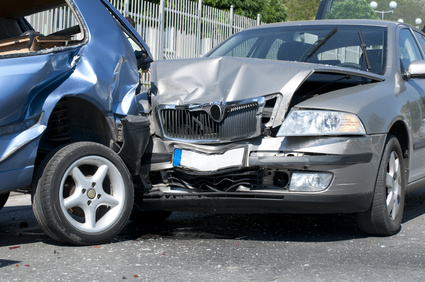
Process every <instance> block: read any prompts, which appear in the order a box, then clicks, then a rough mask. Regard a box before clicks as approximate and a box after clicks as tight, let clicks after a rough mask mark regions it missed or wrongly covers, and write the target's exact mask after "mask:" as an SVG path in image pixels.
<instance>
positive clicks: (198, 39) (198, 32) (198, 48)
mask: <svg viewBox="0 0 425 282" xmlns="http://www.w3.org/2000/svg"><path fill="white" fill-rule="evenodd" d="M201 21H202V0H199V1H198V24H197V26H196V47H195V58H199V56H200V54H201Z"/></svg>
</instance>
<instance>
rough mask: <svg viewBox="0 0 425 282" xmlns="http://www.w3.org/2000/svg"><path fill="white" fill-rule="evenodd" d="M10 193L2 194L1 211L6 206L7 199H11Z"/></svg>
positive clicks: (0, 199)
mask: <svg viewBox="0 0 425 282" xmlns="http://www.w3.org/2000/svg"><path fill="white" fill-rule="evenodd" d="M9 194H10V193H9V192H8V193H4V194H0V210H1V209H2V208H3V207H4V205H5V204H6V202H7V199H9Z"/></svg>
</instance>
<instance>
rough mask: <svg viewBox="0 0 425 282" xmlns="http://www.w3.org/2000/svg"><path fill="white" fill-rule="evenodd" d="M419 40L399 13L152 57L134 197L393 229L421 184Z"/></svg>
mask: <svg viewBox="0 0 425 282" xmlns="http://www.w3.org/2000/svg"><path fill="white" fill-rule="evenodd" d="M424 48H425V35H424V33H422V32H421V31H420V30H418V29H415V28H413V27H411V26H408V25H406V24H401V23H396V22H386V21H375V20H338V21H331V20H329V21H325V20H324V21H306V22H293V23H279V24H272V25H265V26H260V27H255V28H251V29H248V30H245V31H242V32H240V33H237V34H235V35H234V36H232V37H230V38H229V39H227V40H226V41H225V42H223V43H222V44H220V45H219V46H218V47H216V48H215V49H213V50H212V51H211V52H209V53H208V54H207V55H206V56H205V58H200V59H187V60H174V61H158V62H156V63H155V65H154V66H153V70H152V81H153V82H152V89H151V91H150V92H149V93H147V95H148V97H147V98H149V99H142V98H141V97H139V98H140V102H139V103H140V105H142V106H143V108H144V111H145V113H149V112H151V117H152V125H151V127H152V128H151V131H152V134H153V139H152V142H151V144H150V146H149V149H148V152H147V153H146V154H145V156H144V162H143V163H144V164H145V166H144V167H143V168H142V169H143V171H144V174H143V177H142V180H143V182H144V187H145V191H144V197H143V205H142V206H141V208H142V209H144V210H153V211H157V213H156V214H157V215H162V216H164V215H166V214H167V211H173V210H183V211H210V212H238V213H270V212H283V213H356V214H357V217H356V218H357V222H358V226H359V228H360V229H361V230H362V231H364V232H365V233H367V234H373V235H392V234H395V233H397V232H398V231H399V230H400V226H401V220H402V216H403V208H404V199H405V193H407V192H411V191H413V190H415V189H418V188H422V187H424V185H425V182H424V180H425V169H424V163H425V136H424V134H423V132H424V127H425V123H424V118H425V107H424V99H425V79H424V78H425V60H424ZM146 101H150V103H147V102H146ZM160 211H161V212H160ZM153 214H155V213H153Z"/></svg>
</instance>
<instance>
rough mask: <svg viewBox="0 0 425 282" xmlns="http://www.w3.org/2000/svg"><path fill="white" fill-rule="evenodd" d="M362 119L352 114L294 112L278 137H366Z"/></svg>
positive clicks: (286, 120) (281, 128) (310, 111)
mask: <svg viewBox="0 0 425 282" xmlns="http://www.w3.org/2000/svg"><path fill="white" fill-rule="evenodd" d="M364 134H366V131H365V129H364V126H363V124H362V123H361V121H360V119H359V118H358V117H357V116H356V115H354V114H350V113H344V112H335V111H314V110H294V111H291V112H290V113H289V115H288V117H287V118H286V119H285V121H284V122H283V124H282V126H281V127H280V129H279V131H278V133H277V136H318V135H364Z"/></svg>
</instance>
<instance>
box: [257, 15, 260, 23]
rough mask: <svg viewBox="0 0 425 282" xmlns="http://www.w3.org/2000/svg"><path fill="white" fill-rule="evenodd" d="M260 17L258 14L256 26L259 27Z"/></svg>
mask: <svg viewBox="0 0 425 282" xmlns="http://www.w3.org/2000/svg"><path fill="white" fill-rule="evenodd" d="M260 17H261V16H260V14H257V25H260V23H261V22H260Z"/></svg>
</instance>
